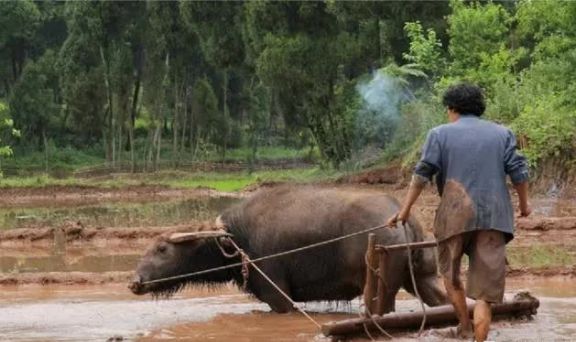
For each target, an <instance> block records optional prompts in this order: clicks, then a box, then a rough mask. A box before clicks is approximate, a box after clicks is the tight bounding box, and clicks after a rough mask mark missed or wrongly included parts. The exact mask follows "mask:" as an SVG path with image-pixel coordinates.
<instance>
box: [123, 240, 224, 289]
mask: <svg viewBox="0 0 576 342" xmlns="http://www.w3.org/2000/svg"><path fill="white" fill-rule="evenodd" d="M226 236H230V234H228V233H227V232H226V231H224V230H222V229H218V230H209V231H199V232H192V233H173V234H170V235H168V236H162V237H160V238H159V239H158V240H157V241H156V242H155V243H154V244H153V245H152V247H151V248H150V249H149V250H148V251H147V252H146V254H145V255H144V256H143V257H142V259H141V260H140V262H139V263H138V266H137V268H136V272H135V273H136V274H135V276H134V278H133V280H132V282H131V283H130V285H129V286H128V287H129V288H130V290H131V291H132V292H133V293H134V294H137V295H143V294H146V293H152V294H153V295H156V296H170V295H172V294H174V293H175V292H177V291H178V290H180V289H182V288H183V287H184V286H186V285H187V284H193V283H196V284H203V283H215V282H225V281H228V280H230V279H229V277H228V273H226V272H224V271H222V272H213V273H207V274H204V275H199V276H194V277H180V278H178V276H182V275H186V274H189V273H193V272H197V271H202V270H206V269H210V268H214V267H219V266H222V265H224V263H225V262H226V259H225V257H224V256H223V255H222V253H221V251H220V250H219V249H218V246H217V245H216V243H215V241H214V239H219V238H222V237H226ZM172 277H177V278H176V279H166V278H172Z"/></svg>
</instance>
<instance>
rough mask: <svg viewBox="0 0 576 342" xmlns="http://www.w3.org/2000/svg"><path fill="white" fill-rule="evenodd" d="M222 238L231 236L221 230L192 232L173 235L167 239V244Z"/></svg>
mask: <svg viewBox="0 0 576 342" xmlns="http://www.w3.org/2000/svg"><path fill="white" fill-rule="evenodd" d="M223 236H232V234H230V233H228V232H226V231H224V230H222V229H218V230H207V231H202V232H192V233H173V234H172V235H170V237H169V238H168V242H171V243H180V242H186V241H194V240H199V239H206V238H218V237H223Z"/></svg>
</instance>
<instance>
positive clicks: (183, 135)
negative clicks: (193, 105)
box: [180, 86, 190, 153]
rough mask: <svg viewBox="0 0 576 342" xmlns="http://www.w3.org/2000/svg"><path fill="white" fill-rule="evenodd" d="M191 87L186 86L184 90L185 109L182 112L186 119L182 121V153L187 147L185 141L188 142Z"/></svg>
mask: <svg viewBox="0 0 576 342" xmlns="http://www.w3.org/2000/svg"><path fill="white" fill-rule="evenodd" d="M189 90H190V88H189V87H188V86H186V87H185V90H184V101H183V102H184V110H183V111H182V114H184V118H183V119H184V121H183V122H182V132H181V136H180V153H182V152H183V151H184V148H185V147H186V146H185V145H186V144H185V142H186V129H187V127H188V93H189Z"/></svg>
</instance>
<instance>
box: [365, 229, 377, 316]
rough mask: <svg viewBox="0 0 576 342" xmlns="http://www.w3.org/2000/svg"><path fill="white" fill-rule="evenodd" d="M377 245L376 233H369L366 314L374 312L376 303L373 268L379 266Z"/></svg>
mask: <svg viewBox="0 0 576 342" xmlns="http://www.w3.org/2000/svg"><path fill="white" fill-rule="evenodd" d="M375 246H376V234H374V233H370V234H368V247H367V249H366V283H365V284H364V305H365V307H366V316H370V315H371V314H372V313H374V310H375V309H376V305H375V303H374V296H375V294H376V277H375V275H374V272H372V270H375V269H376V267H378V259H376V253H375V249H374V247H375Z"/></svg>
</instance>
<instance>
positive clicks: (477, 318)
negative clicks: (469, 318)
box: [474, 300, 492, 342]
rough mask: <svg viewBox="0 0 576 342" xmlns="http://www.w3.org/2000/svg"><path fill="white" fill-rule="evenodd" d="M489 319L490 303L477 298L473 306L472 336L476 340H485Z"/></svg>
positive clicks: (482, 341) (488, 328) (490, 315)
mask: <svg viewBox="0 0 576 342" xmlns="http://www.w3.org/2000/svg"><path fill="white" fill-rule="evenodd" d="M491 321H492V308H491V307H490V303H488V302H486V301H484V300H477V301H476V305H475V306H474V337H475V338H476V341H477V342H484V341H486V338H488V331H489V330H490V322H491Z"/></svg>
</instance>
